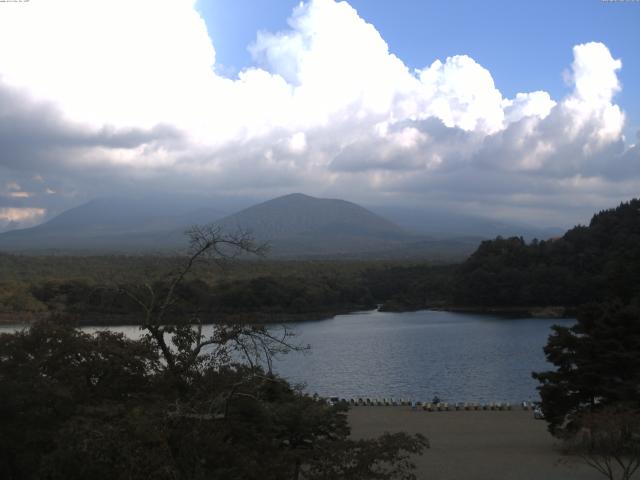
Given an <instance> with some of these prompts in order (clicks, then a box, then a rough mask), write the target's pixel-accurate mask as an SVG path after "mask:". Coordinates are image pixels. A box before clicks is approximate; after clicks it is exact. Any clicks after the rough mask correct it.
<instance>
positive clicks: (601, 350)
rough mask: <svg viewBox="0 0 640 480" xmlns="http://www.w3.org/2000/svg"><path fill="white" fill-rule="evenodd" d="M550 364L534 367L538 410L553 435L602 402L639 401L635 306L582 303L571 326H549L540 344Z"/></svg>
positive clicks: (576, 425) (639, 315) (639, 327)
mask: <svg viewBox="0 0 640 480" xmlns="http://www.w3.org/2000/svg"><path fill="white" fill-rule="evenodd" d="M544 351H545V354H546V356H547V360H549V362H550V363H552V364H553V365H555V367H556V369H555V370H553V371H547V372H537V373H534V374H533V377H534V378H536V379H537V380H538V381H540V383H541V385H540V386H539V387H538V390H539V391H540V397H541V399H542V410H543V412H544V415H545V418H546V420H547V422H548V423H549V430H550V431H551V433H552V434H554V435H557V436H563V435H565V436H566V435H572V434H574V433H575V432H577V431H578V430H580V428H582V418H583V415H584V414H587V413H589V414H590V413H593V412H596V411H598V410H599V409H601V408H603V407H606V406H608V405H625V406H627V407H629V408H636V407H640V309H639V308H638V307H637V306H634V305H626V306H624V305H621V304H617V303H613V304H603V305H591V306H588V307H585V308H583V309H582V310H581V311H580V313H579V315H578V318H577V323H576V324H575V325H574V326H572V327H569V328H568V327H559V326H554V327H553V333H552V334H551V336H550V337H549V341H548V343H547V346H546V347H545V349H544Z"/></svg>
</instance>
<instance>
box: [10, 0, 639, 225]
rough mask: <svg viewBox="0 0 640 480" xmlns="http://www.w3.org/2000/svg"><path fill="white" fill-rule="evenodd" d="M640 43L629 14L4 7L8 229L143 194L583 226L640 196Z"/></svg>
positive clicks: (181, 0)
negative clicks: (293, 197) (319, 200)
mask: <svg viewBox="0 0 640 480" xmlns="http://www.w3.org/2000/svg"><path fill="white" fill-rule="evenodd" d="M638 24H640V2H633V1H627V2H624V1H616V2H612V1H600V0H579V1H563V2H557V1H535V2H533V1H531V2H506V1H483V2H472V1H448V2H443V1H439V2H431V1H426V0H420V1H409V0H396V1H394V2H389V1H384V0H351V1H350V2H336V1H334V0H309V1H304V2H293V1H289V0H277V1H276V0H274V1H269V2H264V1H262V0H209V1H205V0H199V1H197V2H196V1H193V0H137V1H135V2H130V1H126V0H111V1H109V2H104V1H100V0H95V1H94V0H46V1H45V0H30V1H27V2H0V230H2V229H5V230H6V229H10V228H17V227H24V226H29V225H33V224H37V223H39V222H42V221H44V220H46V219H47V218H50V217H51V216H52V215H54V214H56V213H58V212H60V211H61V210H64V209H66V208H69V207H71V206H75V205H78V204H80V203H83V202H85V201H87V200H89V199H91V198H95V197H104V196H132V195H134V196H135V195H145V194H148V195H158V194H162V195H167V196H171V195H187V194H189V195H202V196H213V195H216V196H218V197H219V196H227V197H238V198H243V197H244V198H254V199H268V198H272V197H275V196H278V195H282V194H287V193H292V192H303V193H307V194H310V195H316V196H322V197H334V198H343V199H347V200H351V201H355V202H359V203H363V204H365V205H386V204H393V205H407V206H412V207H420V206H424V207H425V208H427V207H428V208H429V209H433V208H440V209H442V210H445V211H456V212H460V213H468V214H469V213H470V214H476V215H481V216H486V217H492V218H499V219H502V220H511V221H515V220H517V221H520V222H525V223H531V224H536V225H539V226H562V227H568V226H571V225H573V224H575V223H578V222H585V221H587V220H588V218H589V216H590V214H591V213H593V212H594V211H597V210H600V209H602V208H608V207H613V206H615V205H616V204H618V203H619V202H620V201H623V200H628V199H630V198H633V197H637V196H640V147H639V146H638V145H637V144H638V142H639V139H640V88H639V86H640V54H639V53H640V52H639V46H640V29H638V28H636V27H637V25H638ZM212 201H213V200H212Z"/></svg>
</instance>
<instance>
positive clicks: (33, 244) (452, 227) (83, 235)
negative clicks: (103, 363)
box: [0, 193, 511, 261]
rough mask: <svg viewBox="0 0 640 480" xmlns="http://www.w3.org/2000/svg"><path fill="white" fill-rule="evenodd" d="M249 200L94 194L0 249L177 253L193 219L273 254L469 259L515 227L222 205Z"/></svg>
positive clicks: (283, 203)
mask: <svg viewBox="0 0 640 480" xmlns="http://www.w3.org/2000/svg"><path fill="white" fill-rule="evenodd" d="M243 203H244V205H246V204H247V199H244V200H243V199H240V198H213V197H212V198H199V197H198V198H196V199H194V198H175V197H155V198H146V199H133V198H102V199H96V200H92V201H90V202H88V203H86V204H83V205H80V206H78V207H75V208H72V209H70V210H67V211H65V212H63V213H61V214H59V215H58V216H56V217H54V218H52V219H51V220H49V221H47V222H45V223H42V224H40V225H38V226H35V227H31V228H25V229H21V230H13V231H9V232H5V233H2V234H0V250H4V251H11V252H24V253H70V254H77V253H83V254H84V253H132V254H137V253H172V252H175V251H177V250H181V249H183V248H184V247H185V246H186V240H185V237H184V231H185V230H186V229H187V228H188V227H189V226H191V225H194V224H209V223H214V222H215V223H216V224H218V225H220V226H221V227H223V228H224V230H225V231H228V232H232V231H235V230H237V229H238V228H241V229H244V230H249V231H251V232H252V234H253V235H254V237H255V238H256V239H257V240H258V241H267V242H269V244H270V247H271V250H270V254H269V256H270V257H272V258H274V257H275V258H292V257H293V258H301V257H305V258H308V257H313V258H345V259H346V258H351V259H353V258H360V259H371V258H378V259H414V258H428V259H432V260H441V261H451V260H462V259H464V258H466V256H467V255H469V254H471V253H472V252H473V251H474V250H475V248H476V247H477V246H478V244H479V243H480V241H481V240H482V239H485V238H493V237H495V236H496V235H498V234H501V235H506V234H509V233H510V232H511V230H508V229H505V228H501V226H500V225H497V226H496V225H493V226H492V225H490V224H488V223H487V222H488V221H486V220H481V219H477V218H473V217H468V218H467V217H459V218H458V217H453V216H451V215H447V214H444V213H441V212H436V211H434V210H430V211H429V210H425V211H422V210H420V209H413V210H411V209H402V208H392V207H388V208H386V209H385V208H383V207H381V208H380V209H377V211H376V212H374V211H371V210H370V209H367V208H364V207H362V206H360V205H357V204H355V203H352V202H348V201H345V200H338V199H323V198H314V197H311V196H308V195H304V194H301V193H294V194H290V195H285V196H282V197H278V198H275V199H272V200H269V201H266V202H263V203H259V204H255V205H253V206H251V207H249V208H245V209H243V210H240V211H237V213H234V214H232V215H228V214H227V213H225V212H224V211H222V209H224V210H226V212H229V211H234V210H237V207H238V206H239V205H242V204H243ZM210 205H216V206H221V208H212V207H211V206H210ZM381 213H382V214H381ZM387 213H388V214H387ZM225 215H226V216H225ZM390 219H391V220H390ZM395 220H398V222H397V223H396V221H395ZM474 222H475V223H474Z"/></svg>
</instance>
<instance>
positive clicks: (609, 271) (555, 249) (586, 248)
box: [452, 199, 640, 306]
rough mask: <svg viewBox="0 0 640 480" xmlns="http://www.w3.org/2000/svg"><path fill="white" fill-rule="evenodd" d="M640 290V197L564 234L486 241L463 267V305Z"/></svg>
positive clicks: (458, 290) (568, 299)
mask: <svg viewBox="0 0 640 480" xmlns="http://www.w3.org/2000/svg"><path fill="white" fill-rule="evenodd" d="M639 295H640V200H638V199H634V200H631V201H630V202H627V203H622V204H621V205H620V206H618V207H617V208H615V209H611V210H605V211H602V212H600V213H598V214H596V215H594V216H593V218H592V220H591V222H590V223H589V225H588V226H577V227H575V228H572V229H571V230H569V231H568V232H567V233H566V234H564V235H563V236H562V237H561V238H557V239H552V240H548V241H533V242H531V243H529V244H527V243H525V242H524V240H523V239H522V238H515V237H514V238H508V239H505V238H500V237H499V238H497V239H495V240H492V241H485V242H482V244H481V245H480V247H479V248H478V250H477V251H476V252H475V253H474V254H473V255H471V257H470V258H469V259H468V260H466V261H465V262H464V263H463V264H462V265H461V266H460V268H459V269H458V271H457V272H456V275H455V281H454V284H453V291H452V300H453V303H454V304H458V305H478V306H518V305H565V306H575V305H580V304H583V303H586V302H591V301H601V300H604V299H611V298H618V299H620V300H622V301H623V302H625V303H627V302H629V301H630V300H631V299H633V298H637V297H638V296H639Z"/></svg>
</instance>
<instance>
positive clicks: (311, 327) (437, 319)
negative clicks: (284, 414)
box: [0, 310, 574, 402]
mask: <svg viewBox="0 0 640 480" xmlns="http://www.w3.org/2000/svg"><path fill="white" fill-rule="evenodd" d="M573 322H574V321H573V320H558V319H553V320H551V319H539V318H535V319H534V318H524V319H505V318H500V317H495V316H490V315H475V314H460V313H451V312H437V311H429V310H423V311H418V312H407V313H390V312H377V311H369V312H361V313H353V314H348V315H338V316H336V317H334V318H332V319H330V320H322V321H313V322H301V323H294V324H289V327H291V328H293V330H294V331H295V332H296V333H297V338H296V339H295V340H296V341H297V343H300V344H310V345H311V349H310V350H309V351H308V352H305V353H291V354H288V355H284V356H282V357H280V358H279V359H278V360H277V361H276V363H275V366H274V369H275V370H276V371H277V372H278V373H280V374H281V375H282V376H284V377H285V378H287V379H289V380H290V381H292V382H295V383H305V384H306V390H307V391H308V392H310V393H313V392H317V393H318V394H320V395H322V396H340V397H346V398H349V397H376V398H380V397H393V398H395V399H398V398H405V399H411V400H422V401H425V400H430V399H431V398H432V397H433V396H434V395H435V394H436V393H437V394H438V396H439V397H440V398H441V399H443V400H444V401H448V402H458V401H469V402H489V401H508V402H520V401H523V400H532V399H537V392H536V385H537V383H536V382H535V381H534V380H533V379H532V378H531V372H532V371H534V370H545V369H547V368H549V367H550V365H549V364H547V363H546V361H545V358H544V353H543V351H542V347H543V346H544V345H545V344H546V341H547V337H548V336H549V333H550V327H551V325H553V324H562V325H570V324H572V323H573ZM15 328H16V327H15V326H14V327H11V326H5V327H0V332H2V331H11V330H15ZM85 330H87V331H95V330H97V328H87V329H85ZM113 330H117V331H122V332H124V333H125V334H127V335H129V336H131V337H136V336H138V334H139V330H138V328H137V327H114V328H113Z"/></svg>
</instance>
